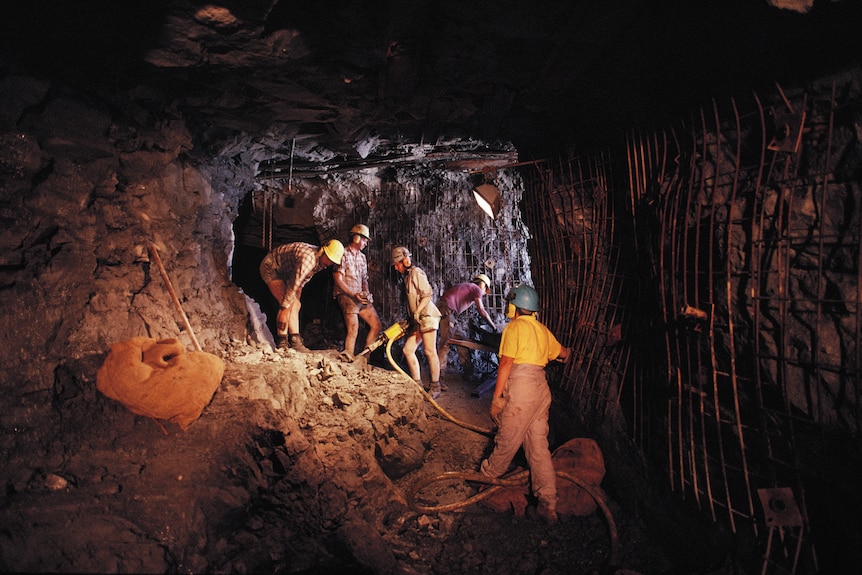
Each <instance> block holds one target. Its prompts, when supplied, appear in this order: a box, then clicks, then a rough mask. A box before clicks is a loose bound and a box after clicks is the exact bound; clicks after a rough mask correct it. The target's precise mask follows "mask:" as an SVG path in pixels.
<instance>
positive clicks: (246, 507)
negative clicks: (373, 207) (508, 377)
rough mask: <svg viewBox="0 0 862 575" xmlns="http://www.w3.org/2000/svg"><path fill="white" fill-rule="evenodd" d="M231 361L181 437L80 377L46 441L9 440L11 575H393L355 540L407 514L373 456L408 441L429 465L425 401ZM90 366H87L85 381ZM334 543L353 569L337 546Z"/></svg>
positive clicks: (336, 371) (381, 383)
mask: <svg viewBox="0 0 862 575" xmlns="http://www.w3.org/2000/svg"><path fill="white" fill-rule="evenodd" d="M226 355H227V357H228V367H227V371H226V374H225V377H224V379H223V380H222V382H221V386H220V387H219V390H218V392H217V393H216V395H215V397H214V399H213V401H212V403H211V404H210V405H209V406H208V407H207V408H206V409H205V410H204V413H203V415H202V416H201V418H200V419H199V420H197V421H196V422H195V423H194V424H193V425H191V426H190V427H189V428H188V430H187V431H181V429H180V428H179V427H177V426H175V425H173V424H168V427H166V428H164V432H163V431H162V430H161V429H162V428H160V426H159V425H158V424H156V423H154V422H153V421H151V420H149V419H146V418H142V417H139V416H135V415H133V414H132V413H130V412H129V411H127V410H125V409H124V408H123V407H122V406H120V404H118V403H116V402H113V401H111V400H108V399H107V398H105V397H104V396H102V395H101V394H99V393H97V392H96V390H95V386H94V385H92V381H90V382H89V383H90V384H89V385H88V384H86V383H82V382H81V381H79V380H78V381H76V380H74V379H73V378H71V377H68V378H65V379H64V380H63V384H58V388H57V389H56V390H55V399H54V401H53V409H52V408H51V407H50V406H49V407H48V409H47V412H43V415H44V416H45V417H51V418H53V419H54V421H55V423H54V425H53V426H51V427H52V430H51V431H50V432H48V431H46V429H45V428H44V427H24V426H20V425H19V426H17V427H14V428H12V429H13V430H14V433H12V434H6V435H5V436H4V439H3V442H4V445H3V448H4V449H3V452H4V454H5V456H6V457H5V462H4V463H5V465H4V468H3V472H2V480H3V483H4V485H5V486H6V495H4V505H3V510H2V512H0V516H2V522H3V524H4V526H5V527H6V531H5V532H4V533H5V535H4V536H3V537H0V558H2V564H3V567H4V570H11V571H76V572H81V571H85V572H104V571H107V570H114V569H116V570H118V571H120V572H166V571H171V570H181V571H186V570H189V571H195V572H198V571H212V570H227V571H241V572H258V571H260V570H261V569H267V568H269V567H268V566H270V565H279V564H280V565H290V566H293V567H297V566H306V567H308V566H313V567H314V568H318V569H322V568H325V567H326V566H327V565H328V566H330V567H332V568H336V569H338V568H343V567H344V566H345V565H357V566H363V565H364V566H366V567H371V568H373V569H374V572H381V573H383V572H394V571H393V566H394V562H395V560H394V558H393V556H392V554H391V551H389V550H388V549H386V548H385V547H384V546H383V545H382V544H377V545H376V546H375V545H370V546H369V545H366V544H363V543H362V541H365V543H368V542H369V541H370V542H372V543H373V542H374V540H375V537H377V538H379V536H378V535H375V533H377V530H378V529H380V528H381V526H382V522H383V521H384V520H385V519H387V517H388V516H389V515H390V514H393V513H394V514H398V513H401V512H403V511H404V503H403V501H402V500H401V496H400V494H399V491H398V490H397V489H396V488H394V487H393V486H392V484H391V481H390V479H389V478H388V477H387V476H386V474H384V473H383V471H382V469H381V467H380V465H379V464H378V462H377V460H376V459H375V456H374V454H375V450H376V446H377V445H378V444H379V443H380V442H386V444H387V445H390V446H394V445H396V444H398V443H399V442H400V441H403V442H404V443H405V445H408V446H409V451H410V457H411V458H413V459H412V460H413V461H414V466H415V464H416V462H417V458H416V457H414V455H415V450H416V449H417V446H418V449H419V450H420V453H419V454H418V461H419V462H421V459H422V453H421V451H423V450H424V448H423V447H422V441H421V436H422V434H423V432H424V430H425V425H426V419H425V411H424V406H423V405H422V401H423V400H422V396H421V394H420V392H419V390H418V388H416V387H415V386H414V385H413V384H412V383H409V382H406V381H405V380H404V378H403V376H401V375H400V374H397V373H395V372H390V371H386V370H382V369H379V368H374V369H372V370H357V369H356V368H355V367H354V366H353V365H352V364H345V363H342V362H339V361H338V360H337V359H336V357H335V353H334V352H328V353H326V354H325V353H311V354H307V355H297V354H296V353H295V352H293V351H288V352H272V351H271V350H270V349H269V348H268V347H263V348H260V349H255V348H249V347H238V348H233V350H232V351H231V352H229V353H227V354H226ZM95 359H96V358H94V357H93V358H87V360H85V361H83V362H81V363H80V365H79V366H78V367H79V368H80V369H81V370H82V371H89V370H90V369H92V368H93V363H94V360H95ZM252 366H253V367H252ZM60 386H62V387H60ZM417 438H420V439H419V441H417ZM43 445H45V446H46V447H45V448H43V447H42V446H43ZM388 455H389V457H398V450H397V449H394V448H393V449H390V453H389V454H388ZM405 459H407V457H400V458H399V460H401V461H403V460H405ZM336 528H337V531H336ZM333 531H336V532H337V533H339V534H340V535H338V537H339V538H340V539H341V540H342V543H343V544H347V546H348V549H354V550H355V551H356V558H353V553H351V552H348V553H347V555H345V554H344V552H343V550H342V544H339V545H335V546H333V544H332V543H330V542H328V539H327V536H326V535H325V534H326V533H330V532H333ZM359 532H362V533H365V536H364V537H362V538H359V537H357V536H355V535H351V533H354V534H355V533H359ZM272 549H278V551H274V552H271V551H270V550H272Z"/></svg>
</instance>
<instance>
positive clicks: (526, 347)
mask: <svg viewBox="0 0 862 575" xmlns="http://www.w3.org/2000/svg"><path fill="white" fill-rule="evenodd" d="M561 349H562V345H561V344H560V342H559V341H557V338H556V337H554V334H552V333H551V331H550V330H549V329H548V328H546V327H545V326H544V325H542V324H541V323H539V320H537V319H536V318H535V317H534V316H532V315H522V316H519V317H517V318H515V319H514V320H512V321H511V322H509V325H507V326H506V329H504V330H503V337H502V339H501V340H500V355H501V356H503V355H505V356H506V357H511V358H512V359H514V360H515V365H518V364H521V363H529V364H532V365H539V366H542V367H544V366H546V365H548V362H549V361H551V360H552V359H556V358H557V356H559V355H560V350H561Z"/></svg>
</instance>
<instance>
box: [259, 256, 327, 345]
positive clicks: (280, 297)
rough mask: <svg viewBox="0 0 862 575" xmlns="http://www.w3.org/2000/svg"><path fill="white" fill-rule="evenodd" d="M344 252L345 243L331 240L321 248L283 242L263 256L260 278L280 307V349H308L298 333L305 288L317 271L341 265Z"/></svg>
mask: <svg viewBox="0 0 862 575" xmlns="http://www.w3.org/2000/svg"><path fill="white" fill-rule="evenodd" d="M343 255H344V245H343V244H342V243H341V242H339V241H338V240H329V241H328V242H327V243H326V244H324V245H323V246H322V247H318V246H315V245H312V244H308V243H305V242H293V243H289V244H282V245H280V246H278V247H277V248H275V249H273V250H271V251H270V252H269V253H268V254H266V256H265V257H264V258H263V261H262V262H261V263H260V277H261V278H262V279H263V281H264V282H266V286H267V287H268V288H269V291H270V293H271V294H272V295H273V297H274V298H275V299H276V300H277V301H278V303H279V306H280V307H279V310H278V315H276V318H275V324H276V333H275V343H276V346H277V347H278V348H279V349H287V348H291V349H294V350H296V351H298V352H307V351H309V349H308V348H307V347H305V344H304V343H303V342H302V336H301V335H300V333H299V310H300V308H301V307H302V302H301V297H302V288H303V287H304V286H305V284H307V283H308V281H309V280H310V279H311V278H312V276H314V274H316V273H318V272H321V271H323V270H325V269H326V268H328V267H330V266H332V265H338V264H340V263H341V258H342V256H343Z"/></svg>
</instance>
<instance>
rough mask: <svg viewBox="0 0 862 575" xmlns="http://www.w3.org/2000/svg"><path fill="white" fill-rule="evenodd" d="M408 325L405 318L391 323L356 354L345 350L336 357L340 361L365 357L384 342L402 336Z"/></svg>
mask: <svg viewBox="0 0 862 575" xmlns="http://www.w3.org/2000/svg"><path fill="white" fill-rule="evenodd" d="M409 326H410V322H409V321H407V320H406V319H402V320H401V321H399V322H396V323H393V324H392V325H390V326H389V327H387V328H386V329H384V330H383V331H381V332H380V335H379V336H377V339H375V340H374V341H373V342H372V343H371V344H370V345H369V346H368V347H366V348H365V349H363V350H362V351H360V352H359V353H358V354H356V356H352V355H351V354H350V353H349V352H347V351H346V350H345V351H342V352H341V353H340V354H338V358H339V359H341V360H342V361H356V360H357V359H359V358H361V357H365V356H367V355H368V354H369V353H371V352H372V351H374V350H375V349H377V348H378V347H380V346H381V345H384V344H385V343H386V342H389V341H395V340H396V339H398V338H399V337H401V336H403V335H404V334H405V333H407V328H408V327H409Z"/></svg>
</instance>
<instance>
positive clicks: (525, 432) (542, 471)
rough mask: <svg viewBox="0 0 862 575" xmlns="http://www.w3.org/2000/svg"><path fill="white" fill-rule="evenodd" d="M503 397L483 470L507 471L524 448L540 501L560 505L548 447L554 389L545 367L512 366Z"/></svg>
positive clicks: (492, 474)
mask: <svg viewBox="0 0 862 575" xmlns="http://www.w3.org/2000/svg"><path fill="white" fill-rule="evenodd" d="M503 396H504V397H506V398H508V402H507V403H506V407H504V408H503V412H502V413H501V415H500V428H499V429H498V430H497V435H496V436H495V437H494V451H493V452H492V453H491V455H490V456H489V457H488V459H486V460H484V461H483V462H482V465H481V467H480V471H481V472H482V474H483V475H486V476H488V477H500V476H501V475H503V474H505V473H506V471H508V469H509V465H510V464H511V463H512V459H513V458H514V457H515V454H516V453H517V452H518V449H519V448H520V447H521V446H523V447H524V455H526V456H527V464H528V465H529V466H530V482H531V486H532V490H533V495H535V496H536V497H537V498H538V499H539V501H540V502H542V503H544V504H545V505H547V506H548V507H549V508H551V509H556V506H557V478H556V473H555V471H554V463H553V461H552V460H551V451H550V449H549V448H548V430H549V428H548V412H549V410H550V407H551V390H550V389H549V388H548V381H547V379H546V378H545V368H544V367H541V366H538V365H529V364H520V365H515V366H513V367H512V373H511V375H510V376H509V380H508V381H507V382H506V384H505V387H504V390H503Z"/></svg>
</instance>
